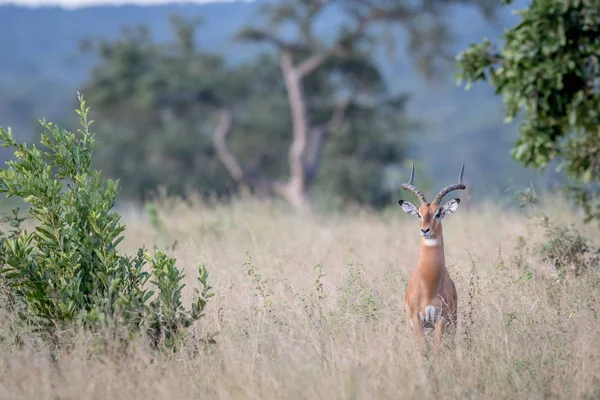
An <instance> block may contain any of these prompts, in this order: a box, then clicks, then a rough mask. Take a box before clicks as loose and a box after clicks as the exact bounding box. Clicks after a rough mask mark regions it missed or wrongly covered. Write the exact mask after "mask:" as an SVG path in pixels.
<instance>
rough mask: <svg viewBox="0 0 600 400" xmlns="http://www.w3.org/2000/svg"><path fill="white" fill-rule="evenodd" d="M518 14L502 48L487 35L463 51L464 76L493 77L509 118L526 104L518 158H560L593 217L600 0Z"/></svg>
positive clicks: (598, 212)
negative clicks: (480, 41)
mask: <svg viewBox="0 0 600 400" xmlns="http://www.w3.org/2000/svg"><path fill="white" fill-rule="evenodd" d="M504 3H505V4H510V3H511V1H504ZM519 15H520V16H521V21H520V22H519V23H518V24H517V25H516V26H515V27H513V28H512V29H510V30H507V31H506V33H505V35H504V44H503V46H502V47H501V48H500V49H498V48H497V46H494V45H493V44H492V43H491V42H490V41H489V40H487V39H486V40H484V41H483V42H482V43H480V44H476V45H472V46H470V47H469V48H468V49H467V50H465V51H464V52H462V53H460V54H459V56H458V62H459V66H460V69H461V71H460V73H459V79H461V80H465V81H466V82H467V87H469V86H470V84H471V83H472V82H476V81H483V80H488V79H489V83H490V85H492V86H493V87H494V88H495V89H496V93H497V94H501V95H502V96H503V98H504V102H505V104H506V112H505V114H506V120H507V121H511V120H512V119H513V118H515V117H516V116H517V115H518V114H519V112H521V111H522V110H524V111H525V118H524V121H523V122H522V124H521V127H520V138H519V140H518V141H517V143H516V144H515V147H514V149H513V151H512V156H513V157H514V158H515V159H516V160H518V161H520V162H521V163H523V164H524V165H526V166H531V167H534V168H538V169H544V168H545V167H547V165H548V163H549V162H550V161H552V160H554V159H556V160H559V161H560V165H559V166H560V167H562V168H564V169H565V171H566V173H567V175H568V176H569V177H571V178H574V179H575V180H576V181H577V182H578V183H580V184H579V185H576V186H571V187H570V188H569V189H570V190H571V191H572V193H573V192H575V194H577V198H578V199H580V200H582V204H583V205H584V207H585V210H586V212H587V215H588V220H590V219H593V218H597V219H600V208H598V207H597V206H596V208H595V210H594V206H593V205H592V204H591V201H592V198H593V197H594V191H597V189H595V188H597V183H598V181H599V180H600V63H599V61H600V2H598V1H597V0H569V1H564V0H533V1H532V2H531V3H530V5H529V7H528V8H526V9H524V10H520V11H519ZM596 193H597V192H596Z"/></svg>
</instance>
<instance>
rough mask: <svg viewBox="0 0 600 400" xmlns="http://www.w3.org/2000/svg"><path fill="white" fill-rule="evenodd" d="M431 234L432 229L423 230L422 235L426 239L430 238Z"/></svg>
mask: <svg viewBox="0 0 600 400" xmlns="http://www.w3.org/2000/svg"><path fill="white" fill-rule="evenodd" d="M430 233H431V228H427V229H421V235H423V236H424V237H427V236H429V234H430Z"/></svg>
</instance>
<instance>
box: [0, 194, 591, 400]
mask: <svg viewBox="0 0 600 400" xmlns="http://www.w3.org/2000/svg"><path fill="white" fill-rule="evenodd" d="M542 209H543V211H544V212H545V213H546V214H547V215H548V216H550V218H551V219H552V220H553V221H554V220H556V221H557V224H558V225H557V226H563V225H565V224H566V225H568V224H571V223H573V224H575V227H576V229H578V230H581V232H583V234H584V235H585V236H586V237H588V238H590V240H591V241H592V243H593V244H594V245H599V244H600V238H599V237H598V234H597V233H598V230H597V227H596V226H594V225H583V224H582V223H581V221H582V217H581V216H580V215H578V214H576V213H574V212H572V211H570V210H569V209H568V208H566V207H565V206H564V203H562V202H560V201H558V200H552V202H551V203H550V204H546V205H544V206H543V207H542ZM159 215H160V218H161V221H162V222H163V223H164V230H163V231H162V232H157V230H156V229H155V227H154V226H153V225H152V224H151V223H150V221H149V220H148V218H147V217H146V216H145V215H143V214H140V213H133V212H131V213H129V212H127V213H125V214H124V217H123V219H124V222H125V223H126V224H127V226H128V229H127V231H126V240H125V241H124V242H123V244H122V246H123V250H125V251H126V252H128V253H133V252H135V251H136V250H137V247H138V246H141V245H146V246H147V247H150V248H152V246H153V245H154V244H157V245H158V246H159V247H166V248H168V247H171V244H172V243H173V242H174V241H175V240H176V242H177V243H176V245H175V248H174V249H172V250H171V251H170V252H169V254H171V255H174V256H176V257H177V258H178V260H179V266H180V267H181V268H185V269H186V271H189V276H188V278H187V279H188V281H189V285H188V287H187V288H186V290H188V296H189V294H190V292H191V289H192V287H193V286H194V276H193V272H194V268H195V264H196V263H197V262H203V263H205V264H206V266H207V268H208V269H209V271H210V277H209V278H210V284H211V285H212V286H213V288H214V291H215V293H216V295H215V297H213V298H212V299H211V301H210V303H209V305H208V308H207V315H206V317H205V318H204V319H202V320H201V321H200V322H199V323H198V324H197V325H196V326H194V328H193V329H192V331H191V333H190V337H189V339H188V340H187V347H186V348H185V349H184V350H182V351H181V352H178V353H176V354H174V355H172V356H171V357H167V356H166V355H164V354H153V353H152V351H151V350H149V347H147V346H146V345H145V343H144V341H143V340H139V341H137V342H136V343H135V345H134V346H133V348H132V349H131V350H130V351H128V352H123V351H121V350H119V349H118V348H117V347H116V346H115V347H111V346H110V343H109V345H108V347H107V349H108V350H106V351H104V352H101V353H98V352H94V351H93V349H94V348H95V346H96V345H97V343H98V342H100V341H101V339H102V337H93V336H90V335H89V334H86V333H81V332H80V333H77V332H75V333H73V332H65V335H74V338H72V339H70V341H71V342H72V343H71V345H70V346H65V347H61V349H60V350H59V351H58V353H57V355H56V361H55V362H51V361H50V357H49V351H48V349H47V348H45V346H44V345H42V344H40V343H39V342H36V341H34V340H32V339H30V338H29V337H28V336H27V334H26V333H25V334H24V333H22V332H14V330H13V329H11V318H12V317H11V315H2V316H1V317H0V334H1V336H2V338H3V339H4V340H3V341H2V343H0V397H1V398H2V399H7V400H8V399H156V398H164V399H166V398H181V399H217V398H218V399H413V398H415V399H429V398H435V399H555V398H556V399H559V398H560V399H598V398H600V346H599V345H598V341H599V339H600V323H599V322H600V319H599V317H598V311H600V290H599V287H600V271H599V269H598V268H597V265H595V264H592V267H593V268H591V269H590V271H589V272H588V273H585V274H583V275H582V276H579V277H575V276H573V277H570V279H568V280H564V279H563V280H557V279H556V276H555V274H554V271H553V270H552V269H551V268H550V267H549V266H548V262H546V260H544V259H543V257H541V256H540V255H539V254H538V252H537V251H536V248H537V247H538V245H539V244H540V243H543V242H544V241H546V240H547V239H548V237H549V235H548V233H546V232H545V231H544V229H543V228H542V227H540V226H538V224H537V223H536V219H535V218H528V217H526V216H525V214H524V212H523V211H522V210H520V211H519V210H513V211H503V210H501V209H500V208H499V207H497V206H494V205H492V204H489V203H486V204H481V205H474V206H472V207H471V208H470V209H466V208H464V207H462V208H461V207H459V209H458V211H457V212H456V213H455V214H453V215H451V216H449V217H448V218H447V219H445V220H444V233H445V238H444V239H445V245H446V261H447V265H448V269H449V271H450V274H451V276H452V277H453V279H454V280H455V283H456V286H457V291H458V296H459V329H458V336H457V342H456V349H455V350H454V351H452V352H450V351H448V350H446V351H445V352H443V353H442V355H441V357H440V359H439V360H438V362H437V363H433V362H431V360H425V361H423V362H421V361H419V358H418V357H417V354H416V349H415V346H414V339H413V336H412V332H411V330H410V328H409V327H408V325H407V320H406V317H405V312H404V305H403V303H404V289H405V286H406V281H407V277H408V274H409V272H410V270H411V268H413V266H414V264H415V262H416V259H417V250H418V240H419V238H418V220H417V219H416V218H414V217H413V218H411V217H409V216H407V215H405V214H404V213H402V212H401V210H400V208H399V207H398V208H397V209H396V208H392V209H390V210H389V211H387V212H385V213H384V214H374V213H370V212H367V211H360V210H357V211H355V212H344V213H338V214H329V215H315V216H310V217H307V216H299V215H294V214H291V213H289V211H287V210H286V209H285V208H284V207H280V206H277V205H268V204H265V203H258V202H254V201H249V200H248V201H239V202H237V203H235V204H233V205H229V206H219V207H216V208H208V207H202V206H201V205H198V204H195V205H192V206H186V205H184V204H182V203H178V202H174V203H169V204H163V205H161V207H160V208H159ZM551 232H554V233H556V232H558V231H557V230H556V228H552V229H551ZM550 236H551V235H550ZM559 250H560V249H559ZM567 256H568V254H567V255H565V257H567ZM578 262H579V261H578ZM319 271H321V273H319ZM323 274H325V275H324V276H322V275H323ZM17 336H20V339H19V342H20V344H19V345H17V344H15V339H17ZM98 336H101V335H98Z"/></svg>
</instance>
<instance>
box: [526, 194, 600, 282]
mask: <svg viewBox="0 0 600 400" xmlns="http://www.w3.org/2000/svg"><path fill="white" fill-rule="evenodd" d="M520 197H521V199H520V200H521V207H524V208H525V209H526V210H527V211H528V214H529V218H530V219H531V220H532V221H533V222H534V225H535V226H536V227H540V228H542V229H543V239H542V241H541V242H539V243H536V244H534V245H533V246H532V249H531V250H532V253H533V254H534V255H535V256H536V257H537V258H538V259H539V260H540V261H541V262H542V263H543V265H545V266H546V267H547V268H549V269H550V270H551V272H552V273H553V275H554V276H555V277H556V279H558V280H564V279H565V278H567V277H572V276H575V277H577V276H580V275H583V274H585V273H587V272H588V271H589V270H590V269H592V268H598V266H600V248H598V247H596V246H595V245H594V244H593V243H592V241H591V240H590V238H589V237H587V236H586V235H585V234H584V233H583V232H582V231H581V230H580V229H578V228H577V226H575V224H569V225H566V224H564V223H561V222H559V221H557V220H555V219H553V218H551V217H550V216H548V214H547V213H545V212H543V211H541V209H540V207H539V205H540V202H539V199H538V197H537V195H536V193H535V190H533V188H530V189H529V190H526V191H524V192H523V193H521V195H520ZM527 247H528V244H527V242H526V241H525V239H524V238H523V237H522V236H519V237H518V242H517V247H516V249H515V250H517V257H516V259H515V261H516V265H517V266H518V267H520V268H523V267H526V262H525V258H526V257H525V255H526V252H527ZM525 269H527V268H525ZM532 277H533V274H532V272H531V271H526V273H525V275H522V276H521V277H520V278H519V280H521V279H531V278H532Z"/></svg>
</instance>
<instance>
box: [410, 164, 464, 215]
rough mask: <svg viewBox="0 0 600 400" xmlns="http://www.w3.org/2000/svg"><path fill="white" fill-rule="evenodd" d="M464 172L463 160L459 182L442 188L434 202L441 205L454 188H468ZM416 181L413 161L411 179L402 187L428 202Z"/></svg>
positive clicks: (423, 201) (422, 200)
mask: <svg viewBox="0 0 600 400" xmlns="http://www.w3.org/2000/svg"><path fill="white" fill-rule="evenodd" d="M464 172H465V163H464V162H463V165H462V168H461V169H460V175H459V176H458V183H455V184H454V185H449V186H446V187H445V188H443V189H442V190H440V191H439V193H438V194H436V195H435V197H434V198H433V204H437V205H438V206H439V205H440V201H442V199H443V198H444V196H445V195H447V194H448V193H450V192H452V191H453V190H458V189H460V190H464V189H466V188H467V187H466V186H465V184H464V183H463V174H464ZM414 183H415V163H414V162H413V164H412V168H411V170H410V179H409V180H408V183H403V184H402V188H403V189H406V190H409V191H411V192H413V193H414V194H415V196H417V197H418V198H419V200H421V203H427V200H425V196H424V195H423V193H421V191H420V190H419V189H417V188H416V187H415V186H414Z"/></svg>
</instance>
